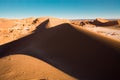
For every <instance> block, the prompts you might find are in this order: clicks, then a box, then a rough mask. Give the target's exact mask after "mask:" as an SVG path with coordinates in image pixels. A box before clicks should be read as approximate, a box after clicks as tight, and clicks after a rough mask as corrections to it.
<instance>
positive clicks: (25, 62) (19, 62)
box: [0, 54, 76, 80]
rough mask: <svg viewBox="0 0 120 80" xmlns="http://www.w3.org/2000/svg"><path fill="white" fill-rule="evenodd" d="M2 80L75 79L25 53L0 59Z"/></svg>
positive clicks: (0, 77)
mask: <svg viewBox="0 0 120 80" xmlns="http://www.w3.org/2000/svg"><path fill="white" fill-rule="evenodd" d="M0 79H2V80H13V79H15V80H32V79H35V80H43V79H44V80H57V79H59V80H76V79H75V78H73V77H71V76H70V75H67V74H66V73H64V72H62V71H61V70H59V69H57V68H55V67H53V66H51V65H50V64H48V63H46V62H44V61H42V60H40V59H37V58H34V57H31V56H27V55H22V54H17V55H10V56H7V57H3V58H1V59H0Z"/></svg>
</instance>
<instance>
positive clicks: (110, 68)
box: [0, 17, 120, 80]
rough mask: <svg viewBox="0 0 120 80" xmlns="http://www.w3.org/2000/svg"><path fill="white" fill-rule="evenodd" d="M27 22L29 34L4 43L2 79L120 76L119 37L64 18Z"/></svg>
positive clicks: (0, 50)
mask: <svg viewBox="0 0 120 80" xmlns="http://www.w3.org/2000/svg"><path fill="white" fill-rule="evenodd" d="M23 22H24V21H23ZM23 22H21V23H22V27H23V29H17V30H18V31H20V32H26V34H25V33H24V36H23V35H22V37H19V38H16V39H17V40H14V41H12V42H10V41H9V43H6V44H5V42H3V43H4V44H3V45H1V46H0V80H119V79H120V78H119V76H120V74H119V73H120V62H119V61H120V42H119V41H117V40H113V39H111V38H108V37H105V36H102V35H99V34H97V33H94V32H92V31H89V30H87V29H84V28H82V27H81V26H78V25H74V24H71V22H70V21H69V20H64V19H57V18H52V17H42V18H37V19H31V21H30V24H27V25H24V24H23ZM21 23H20V24H19V26H20V25H21ZM28 23H29V21H28ZM26 27H27V28H26ZM24 28H25V30H24ZM31 28H32V29H31ZM13 30H15V29H13ZM18 31H17V33H20V32H18ZM13 32H14V31H13ZM13 32H11V34H12V33H13Z"/></svg>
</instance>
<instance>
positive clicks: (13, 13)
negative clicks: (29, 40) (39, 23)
mask: <svg viewBox="0 0 120 80" xmlns="http://www.w3.org/2000/svg"><path fill="white" fill-rule="evenodd" d="M31 16H34V17H41V16H53V17H58V18H68V19H73V18H78V19H81V18H96V17H102V18H120V0H0V17H1V18H26V17H31Z"/></svg>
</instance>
